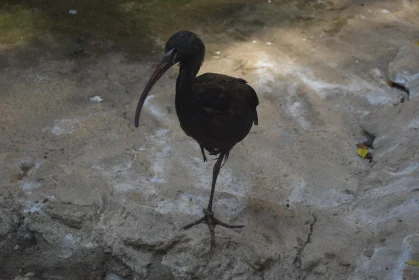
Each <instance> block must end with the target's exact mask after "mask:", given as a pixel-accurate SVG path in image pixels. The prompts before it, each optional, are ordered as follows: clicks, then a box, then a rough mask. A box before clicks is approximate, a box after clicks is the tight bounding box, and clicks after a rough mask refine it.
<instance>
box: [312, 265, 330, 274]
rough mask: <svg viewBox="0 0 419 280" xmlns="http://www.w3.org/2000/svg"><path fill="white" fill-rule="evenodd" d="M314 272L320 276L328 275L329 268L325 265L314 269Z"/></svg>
mask: <svg viewBox="0 0 419 280" xmlns="http://www.w3.org/2000/svg"><path fill="white" fill-rule="evenodd" d="M313 272H314V273H316V274H319V275H323V274H326V272H327V266H326V265H324V264H320V265H318V266H316V267H315V268H314V269H313Z"/></svg>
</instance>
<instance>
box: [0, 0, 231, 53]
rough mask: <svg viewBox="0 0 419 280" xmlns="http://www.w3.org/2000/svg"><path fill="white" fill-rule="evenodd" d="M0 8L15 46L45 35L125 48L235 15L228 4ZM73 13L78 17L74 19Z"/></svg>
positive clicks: (122, 2) (13, 0)
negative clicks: (105, 42)
mask: <svg viewBox="0 0 419 280" xmlns="http://www.w3.org/2000/svg"><path fill="white" fill-rule="evenodd" d="M6 2H7V4H3V5H1V6H0V42H2V43H9V44H12V43H16V42H18V41H20V40H21V39H22V38H24V39H30V38H31V37H34V36H40V35H43V34H46V33H58V34H70V35H71V34H80V33H81V34H90V35H92V36H94V37H96V38H98V39H111V40H113V41H115V42H116V44H117V45H118V46H120V47H123V48H125V47H126V48H130V49H132V48H135V47H136V46H137V47H141V44H142V42H146V41H150V37H157V38H161V39H162V40H163V41H164V40H165V39H166V38H167V37H168V36H170V34H172V33H173V32H175V31H177V30H180V29H189V30H194V29H195V28H198V27H199V26H200V25H202V24H203V23H208V22H209V21H211V20H214V19H215V18H223V17H225V16H226V14H227V13H229V12H231V8H232V6H231V4H229V2H228V1H224V0H201V1H192V0H176V1H174V0H165V1H163V0H155V1H148V0H130V1H128V0H60V1H47V0H46V1H40V4H38V5H35V4H33V3H37V1H30V0H20V1H18V0H8V1H6ZM70 9H74V10H76V11H77V14H75V15H70V14H69V13H68V11H69V10H70Z"/></svg>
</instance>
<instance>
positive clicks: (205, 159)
mask: <svg viewBox="0 0 419 280" xmlns="http://www.w3.org/2000/svg"><path fill="white" fill-rule="evenodd" d="M199 147H200V148H201V153H202V156H203V157H204V162H206V161H207V156H206V155H205V151H204V146H202V145H201V144H199Z"/></svg>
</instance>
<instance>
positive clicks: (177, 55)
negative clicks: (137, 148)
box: [135, 31, 259, 249]
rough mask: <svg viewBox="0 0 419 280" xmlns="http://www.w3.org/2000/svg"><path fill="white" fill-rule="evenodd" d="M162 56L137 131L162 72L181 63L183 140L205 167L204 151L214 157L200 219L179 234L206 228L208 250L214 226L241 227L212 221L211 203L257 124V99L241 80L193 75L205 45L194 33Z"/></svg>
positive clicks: (180, 36) (178, 101) (174, 41)
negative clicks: (225, 169)
mask: <svg viewBox="0 0 419 280" xmlns="http://www.w3.org/2000/svg"><path fill="white" fill-rule="evenodd" d="M164 52H165V53H164V56H163V59H162V61H161V62H160V63H159V64H158V66H157V67H156V69H155V70H154V72H153V74H152V75H151V77H150V79H149V80H148V82H147V84H146V86H145V88H144V91H143V93H142V94H141V97H140V100H139V102H138V106H137V111H136V112H135V126H136V127H138V124H139V119H140V113H141V109H142V107H143V104H144V101H145V99H146V97H147V94H148V93H149V92H150V90H151V88H152V87H153V86H154V84H155V83H156V82H157V80H158V79H159V78H160V77H161V76H162V75H163V74H164V72H166V71H167V70H168V69H169V68H170V67H171V66H172V65H174V64H176V63H178V62H179V76H178V78H177V80H176V97H175V105H176V113H177V116H178V118H179V122H180V126H181V128H182V129H183V131H184V132H185V133H186V135H188V136H190V137H192V138H193V139H195V141H196V142H198V144H199V146H200V148H201V152H202V156H203V158H204V162H205V161H207V157H206V155H205V151H207V152H208V153H209V154H210V155H214V156H217V155H218V158H217V161H216V163H215V165H214V169H213V174H212V185H211V194H210V198H209V202H208V206H207V208H206V209H204V216H203V217H202V218H200V219H199V220H196V221H194V222H192V223H190V224H188V225H186V226H184V227H183V229H189V228H191V227H192V226H194V225H197V224H200V223H206V224H207V225H208V228H209V230H210V234H211V249H212V247H213V246H215V237H214V229H215V227H216V225H220V226H223V227H227V228H242V227H244V226H242V225H229V224H226V223H224V222H222V221H220V220H218V219H217V218H215V217H214V212H213V209H212V201H213V199H214V189H215V183H216V181H217V177H218V174H219V172H220V169H221V167H222V165H224V164H225V162H226V161H227V159H228V155H229V153H230V150H231V149H232V148H233V147H234V145H236V144H237V143H238V142H240V141H242V140H243V139H244V138H245V137H246V136H247V134H248V133H249V131H250V129H251V128H252V125H253V124H255V125H257V124H258V114H257V111H256V107H257V106H258V105H259V100H258V97H257V95H256V92H255V91H254V90H253V88H252V87H250V86H249V85H248V84H247V82H246V81H245V80H243V79H239V78H234V77H230V76H226V75H222V74H215V73H205V74H203V75H201V76H198V77H197V76H196V74H197V73H198V71H199V69H200V68H201V65H202V63H203V62H204V56H205V45H204V43H203V42H202V40H201V39H200V38H199V37H198V36H197V35H196V34H194V33H192V32H189V31H179V32H176V33H175V34H174V35H172V37H170V39H169V40H168V41H167V43H166V46H165V51H164ZM223 160H224V163H223Z"/></svg>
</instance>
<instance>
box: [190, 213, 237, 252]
mask: <svg viewBox="0 0 419 280" xmlns="http://www.w3.org/2000/svg"><path fill="white" fill-rule="evenodd" d="M204 214H205V215H204V217H202V218H200V219H198V220H196V221H194V222H192V223H190V224H187V225H186V226H184V227H183V228H182V229H183V230H188V229H190V228H191V227H193V226H195V225H198V224H200V223H205V224H207V225H208V229H209V231H210V235H211V250H212V248H213V247H215V232H214V230H215V227H216V226H217V225H220V226H223V227H226V228H243V227H244V225H230V224H226V223H224V222H222V221H220V220H218V219H217V218H215V217H214V212H211V211H208V210H207V209H204Z"/></svg>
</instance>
